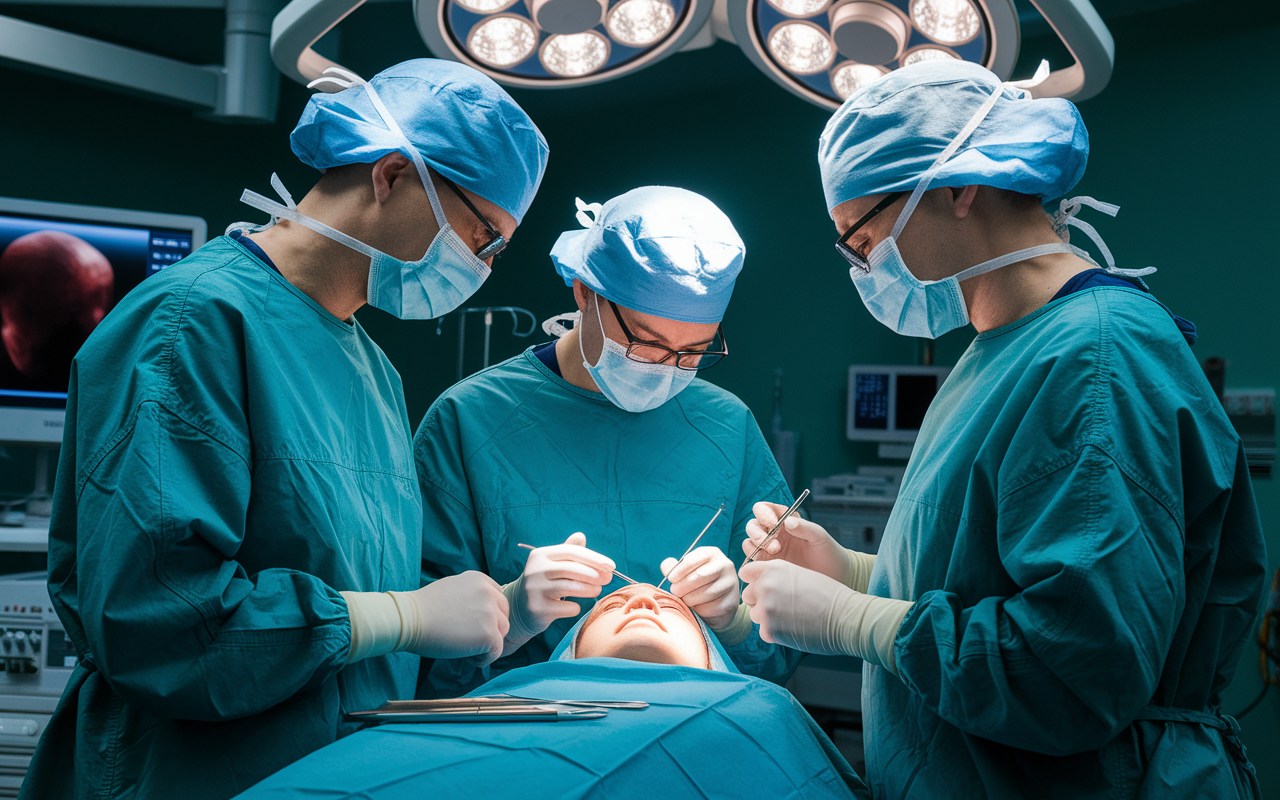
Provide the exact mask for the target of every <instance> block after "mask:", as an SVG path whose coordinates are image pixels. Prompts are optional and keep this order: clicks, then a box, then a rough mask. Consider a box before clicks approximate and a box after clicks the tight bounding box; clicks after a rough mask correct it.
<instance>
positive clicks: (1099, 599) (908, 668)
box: [894, 444, 1229, 756]
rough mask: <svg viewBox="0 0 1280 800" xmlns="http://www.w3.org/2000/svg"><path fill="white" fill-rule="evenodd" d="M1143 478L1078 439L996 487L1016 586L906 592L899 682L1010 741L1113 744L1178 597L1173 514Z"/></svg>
mask: <svg viewBox="0 0 1280 800" xmlns="http://www.w3.org/2000/svg"><path fill="white" fill-rule="evenodd" d="M1152 477H1153V476H1150V475H1144V474H1142V473H1140V472H1137V471H1136V470H1135V468H1134V466H1133V465H1132V463H1131V462H1128V461H1124V460H1121V459H1118V458H1116V457H1114V456H1113V454H1112V453H1110V452H1108V451H1107V450H1106V449H1105V448H1103V447H1100V446H1098V445H1093V444H1089V445H1085V446H1083V447H1082V448H1080V450H1078V451H1077V452H1076V453H1074V454H1071V453H1065V454H1063V456H1062V457H1061V459H1060V460H1059V463H1056V464H1050V465H1046V466H1045V467H1044V469H1042V470H1041V471H1040V472H1039V473H1037V474H1032V475H1028V476H1027V477H1026V478H1025V479H1024V480H1023V481H1021V482H1019V483H1017V484H1014V485H1012V486H1010V487H1009V488H1008V489H1005V490H1004V491H1003V492H1002V493H1001V495H1000V496H999V499H998V506H997V508H998V514H997V520H996V522H995V528H996V529H995V531H994V537H993V546H994V547H995V548H996V549H997V551H998V558H999V563H1000V564H1001V565H1002V566H1003V568H1004V569H1005V570H1006V571H1007V573H1008V577H1009V578H1010V579H1011V585H1013V586H1015V587H1016V591H1011V592H1010V593H1009V594H1008V595H1007V596H1003V597H984V598H982V599H981V600H979V601H978V602H977V603H976V605H972V606H968V607H966V606H964V605H963V604H962V603H961V602H960V600H959V598H958V596H957V595H956V594H954V593H951V592H947V591H941V590H935V591H930V592H926V593H924V594H923V595H922V596H920V597H919V598H917V600H916V604H915V608H913V609H912V611H911V612H910V613H909V614H908V615H907V617H906V619H905V620H904V621H903V624H902V626H901V628H900V630H899V634H898V637H897V640H896V642H895V646H894V655H895V659H896V662H897V668H898V673H899V676H900V677H901V679H902V680H903V681H904V682H905V683H906V684H907V685H908V686H909V687H910V688H911V689H912V690H913V691H914V692H916V693H917V694H918V695H919V696H920V697H921V698H922V699H923V701H924V703H925V705H926V706H927V707H928V708H929V709H930V710H932V711H933V712H935V713H936V714H938V715H939V716H940V717H942V718H943V719H944V720H946V721H947V722H949V723H951V724H952V725H955V726H956V727H958V728H960V729H961V730H964V731H966V732H968V733H971V734H974V735H977V736H981V737H983V738H987V739H991V740H994V741H997V742H1001V743H1003V744H1006V745H1010V746H1013V747H1018V748H1022V749H1025V750H1032V751H1036V752H1040V753H1046V754H1048V755H1055V756H1061V755H1068V754H1071V753H1078V752H1083V751H1086V750H1092V749H1096V748H1099V747H1101V746H1102V745H1104V744H1105V743H1107V742H1108V741H1110V740H1111V739H1113V738H1114V737H1115V736H1116V735H1117V734H1118V733H1119V732H1120V731H1121V730H1122V729H1123V728H1125V727H1126V726H1128V725H1129V724H1130V723H1131V721H1132V720H1133V718H1134V716H1135V714H1136V713H1137V712H1138V711H1139V710H1140V709H1142V708H1143V707H1144V706H1146V705H1147V704H1148V703H1149V702H1151V699H1152V694H1153V692H1154V691H1155V688H1156V685H1157V682H1158V680H1159V678H1160V673H1161V669H1162V665H1163V664H1164V662H1165V659H1166V656H1167V654H1168V652H1169V648H1170V644H1171V641H1172V639H1173V636H1174V630H1175V626H1176V623H1177V620H1178V618H1179V616H1180V613H1181V611H1180V609H1182V607H1183V605H1184V577H1183V574H1184V573H1183V555H1184V553H1183V550H1184V548H1183V538H1182V520H1181V514H1180V513H1179V512H1178V511H1175V510H1172V509H1170V508H1169V507H1168V506H1167V505H1166V504H1164V503H1161V502H1159V501H1158V500H1157V499H1156V498H1155V496H1154V495H1153V494H1152V493H1151V492H1149V490H1148V487H1150V486H1152V485H1154V484H1155V481H1154V480H1152ZM1226 491H1228V492H1229V490H1226ZM900 502H910V501H900ZM962 568H963V565H960V564H955V565H953V566H952V569H953V570H957V569H962Z"/></svg>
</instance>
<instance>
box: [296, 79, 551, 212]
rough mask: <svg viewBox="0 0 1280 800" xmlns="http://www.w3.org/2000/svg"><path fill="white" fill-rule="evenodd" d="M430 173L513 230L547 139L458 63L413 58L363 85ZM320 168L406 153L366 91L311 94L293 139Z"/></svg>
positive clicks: (541, 165) (538, 175)
mask: <svg viewBox="0 0 1280 800" xmlns="http://www.w3.org/2000/svg"><path fill="white" fill-rule="evenodd" d="M369 83H370V85H372V86H373V88H374V89H375V90H376V91H377V92H378V97H380V98H381V99H382V102H383V104H385V105H386V107H387V110H388V111H390V112H391V116H392V118H393V119H395V121H396V124H398V125H399V126H400V128H401V130H403V131H404V134H405V136H407V137H408V138H409V141H410V142H412V143H413V145H414V147H416V148H417V149H418V152H419V153H421V154H422V158H423V160H425V161H426V162H427V166H429V167H430V168H431V169H434V170H436V171H437V172H439V173H440V174H441V175H443V176H444V177H446V178H448V179H449V180H451V181H453V182H454V183H456V184H458V185H459V186H462V187H464V188H466V189H469V190H470V191H472V192H475V193H476V194H478V195H480V196H481V197H483V198H485V199H486V200H488V201H490V202H491V203H493V204H494V205H496V206H498V207H499V208H501V209H502V210H504V211H506V212H507V213H508V214H510V215H511V216H513V217H515V220H516V222H517V223H519V222H520V221H521V220H523V219H524V214H525V212H526V211H528V210H529V205H530V204H531V203H532V202H533V196H534V194H536V193H537V191H538V184H540V183H541V182H542V173H543V172H544V171H545V170H546V168H547V152H548V148H547V140H546V139H544V138H543V137H542V132H541V131H539V130H538V128H537V126H536V125H534V124H533V120H531V119H529V115H528V114H526V113H524V110H523V109H521V108H520V106H518V105H516V101H515V100H513V99H511V95H509V94H507V93H506V92H505V91H504V90H503V89H502V87H500V86H498V84H496V83H494V82H493V80H492V79H490V78H488V77H486V76H484V75H482V74H481V73H479V72H477V71H476V70H474V69H472V68H471V67H468V66H466V65H464V64H458V63H456V62H454V61H443V60H440V59H435V58H416V59H413V60H412V61H405V62H404V63H402V64H397V65H396V66H394V67H391V68H390V69H387V70H384V71H382V72H379V73H378V74H377V75H375V76H374V77H373V79H372V80H370V81H369ZM289 142H290V144H292V145H293V152H294V153H296V154H297V156H298V158H300V159H302V161H303V162H304V163H306V164H309V165H311V166H313V167H315V168H316V169H328V168H329V167H337V166H342V165H343V164H369V163H372V162H374V161H377V160H378V159H380V158H382V157H383V156H385V155H387V154H388V153H397V152H398V153H403V155H404V156H405V157H406V158H412V156H410V155H409V153H405V152H404V146H403V145H402V144H401V142H400V140H399V139H398V138H397V137H396V136H394V135H392V133H391V132H390V131H389V130H387V126H386V125H385V124H384V123H383V122H382V117H381V116H379V115H378V111H377V109H375V108H374V107H373V103H372V102H371V101H370V100H369V94H368V92H367V91H365V88H364V87H363V86H355V87H352V88H350V89H344V90H343V91H341V92H337V93H334V94H325V93H323V92H321V93H317V94H314V95H312V96H311V99H310V101H309V102H308V103H307V107H306V108H305V109H304V110H303V112H302V119H300V120H298V126H297V127H296V128H294V129H293V134H292V135H291V136H290V137H289Z"/></svg>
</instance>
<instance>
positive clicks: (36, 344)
mask: <svg viewBox="0 0 1280 800" xmlns="http://www.w3.org/2000/svg"><path fill="white" fill-rule="evenodd" d="M192 238H193V232H192V231H191V230H189V229H188V230H175V229H167V228H151V227H134V226H126V225H119V224H116V225H108V224H99V223H88V222H79V221H72V220H66V219H55V218H51V217H41V216H34V215H18V214H12V213H5V212H0V341H2V342H3V345H4V347H3V348H0V405H4V406H23V407H28V408H61V407H64V406H65V405H66V399H67V382H68V378H69V375H70V370H71V359H72V357H73V356H74V355H75V354H76V351H77V350H79V349H80V346H81V345H82V344H84V341H85V339H86V338H88V336H89V334H90V333H91V332H92V331H93V329H94V328H95V327H96V326H97V324H98V323H99V322H101V321H102V318H103V317H104V316H106V314H107V312H109V311H110V310H111V309H112V308H114V307H115V305H116V303H118V302H119V301H120V298H122V297H124V296H125V295H126V294H127V293H128V292H129V290H130V289H132V288H133V287H135V286H137V285H138V284H139V283H141V282H142V281H143V280H145V279H146V278H147V277H149V276H151V275H154V274H156V273H157V272H159V271H160V270H162V269H164V268H165V267H167V266H169V265H170V264H172V263H174V262H176V261H178V260H180V259H182V258H184V257H186V256H188V255H190V253H191V250H192V245H193V242H192Z"/></svg>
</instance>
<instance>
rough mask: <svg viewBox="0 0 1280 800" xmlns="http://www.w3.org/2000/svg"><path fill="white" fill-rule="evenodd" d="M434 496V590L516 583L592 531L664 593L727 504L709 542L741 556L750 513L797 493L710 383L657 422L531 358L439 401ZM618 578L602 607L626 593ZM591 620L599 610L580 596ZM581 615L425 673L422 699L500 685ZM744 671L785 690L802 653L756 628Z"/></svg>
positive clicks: (423, 456) (597, 543)
mask: <svg viewBox="0 0 1280 800" xmlns="http://www.w3.org/2000/svg"><path fill="white" fill-rule="evenodd" d="M414 455H415V458H416V461H417V468H418V477H419V481H420V483H421V487H422V491H423V492H424V495H423V497H424V502H423V506H424V526H423V536H422V578H423V581H424V582H425V583H430V582H431V581H433V580H437V579H439V578H442V577H445V576H447V575H453V574H456V573H459V572H462V571H464V570H469V569H474V570H480V571H482V572H485V573H487V574H489V575H491V576H492V577H493V579H494V580H496V581H497V582H498V583H501V584H505V583H510V582H511V581H514V580H516V579H517V578H519V577H520V574H521V573H522V572H523V571H524V564H525V560H526V559H527V557H528V555H529V553H528V551H527V550H524V549H523V548H521V547H519V546H518V545H519V544H521V543H524V544H529V545H533V546H534V547H540V546H544V545H550V544H559V543H561V542H563V541H564V540H565V539H566V538H567V537H568V536H569V534H571V533H573V532H575V531H582V532H583V533H585V534H586V535H587V546H588V547H590V548H591V549H593V550H596V551H597V552H600V553H603V554H604V555H606V556H608V557H609V558H612V559H613V560H614V562H615V563H616V564H617V568H618V570H619V571H620V572H622V573H623V574H624V575H627V576H629V577H631V578H634V579H635V580H638V581H645V582H648V583H654V584H656V583H658V582H659V581H661V580H662V573H661V572H659V571H658V566H659V564H661V562H662V559H664V558H666V557H668V556H671V557H673V558H679V557H680V555H681V554H682V553H683V552H684V551H685V549H686V548H687V547H688V546H689V544H690V543H691V542H693V540H694V538H695V537H696V536H697V535H698V532H699V531H701V530H702V529H703V527H705V526H706V524H707V523H708V522H709V521H710V520H711V517H712V516H713V515H714V514H715V513H716V509H718V508H719V507H720V504H721V503H724V506H725V512H724V513H723V514H721V515H720V518H719V519H718V520H716V523H715V525H713V526H712V527H711V529H710V530H708V531H707V534H706V536H704V537H703V539H702V541H701V542H700V543H699V546H703V545H715V546H716V547H719V548H720V549H721V550H723V551H724V552H725V554H727V555H728V556H729V557H730V558H731V559H733V560H734V562H735V563H737V564H741V563H742V560H743V558H744V555H743V552H742V544H741V543H742V541H743V540H744V539H745V538H746V535H747V534H746V524H747V520H749V519H751V518H752V516H753V515H752V513H751V506H752V505H753V504H754V503H755V502H757V501H759V500H770V501H772V502H775V503H783V504H789V503H790V502H791V494H790V492H789V491H788V489H787V485H786V482H785V481H783V479H782V473H781V472H779V470H778V465H777V463H775V462H774V460H773V455H772V453H770V452H769V448H768V446H767V445H766V444H765V441H764V437H763V436H762V435H761V433H760V428H759V426H758V425H756V422H755V418H754V417H752V415H751V411H750V410H749V409H748V408H747V407H746V406H745V405H743V404H742V402H741V401H740V400H738V399H737V398H736V397H734V396H733V395H732V394H730V393H728V392H726V391H724V390H723V389H720V388H718V387H716V386H714V385H712V384H710V383H707V382H706V381H703V380H695V381H694V382H693V383H691V384H690V385H689V387H688V388H686V389H685V390H684V391H682V392H681V393H680V394H678V395H676V396H675V397H674V398H673V399H671V400H670V401H668V402H667V403H665V404H663V405H662V406H659V407H658V408H656V409H653V410H652V411H646V412H644V413H642V414H633V413H631V412H630V411H624V410H622V409H620V408H618V407H617V406H615V405H613V403H611V402H609V400H608V399H607V398H606V397H605V396H604V395H602V394H600V393H598V392H591V391H587V390H586V389H580V388H578V387H576V386H573V385H572V384H570V383H568V382H566V381H565V380H564V379H562V378H560V377H559V376H557V375H556V374H555V373H553V372H552V371H551V370H549V369H548V368H547V366H546V365H545V364H543V363H542V362H541V361H539V360H538V358H537V356H535V355H534V354H533V350H532V349H530V350H526V351H525V352H524V353H522V354H520V355H518V356H516V357H515V358H512V359H510V360H508V361H505V362H503V363H501V364H498V365H497V366H494V367H490V368H489V369H486V370H484V371H482V372H479V373H477V374H475V375H472V376H471V377H469V378H467V379H466V380H464V381H462V382H461V383H459V384H457V385H456V386H454V387H453V388H451V389H449V390H448V391H447V392H445V393H444V394H443V395H441V397H440V398H439V399H438V400H437V401H436V402H435V404H434V405H432V406H431V409H430V410H429V411H428V412H427V415H426V417H424V418H423V420H422V424H421V426H420V427H419V428H418V433H417V435H416V436H415V437H414ZM621 585H622V584H621V582H620V581H619V580H618V579H617V578H615V579H614V582H613V583H612V584H611V585H610V586H606V587H605V589H604V591H603V592H602V596H603V595H604V594H607V593H608V592H611V591H613V590H614V589H617V588H619V587H620V586H621ZM576 602H578V604H579V605H580V606H581V607H582V610H583V611H584V612H586V611H590V610H591V607H592V606H593V605H594V603H595V601H594V600H593V599H580V598H579V599H577V600H576ZM575 619H576V617H574V618H568V619H561V620H557V621H556V622H555V623H553V624H552V625H551V627H550V628H548V629H547V631H546V632H545V633H542V634H540V635H538V636H536V637H534V638H533V639H532V640H530V641H529V642H528V643H527V644H525V645H524V646H523V647H521V648H520V649H519V650H517V651H516V652H514V653H511V654H509V655H507V656H505V657H503V658H501V659H499V660H498V661H496V662H495V663H494V664H493V665H492V666H490V667H486V668H481V667H479V666H478V665H477V664H476V663H475V662H474V661H472V660H470V659H460V660H449V661H436V662H434V663H430V662H428V663H425V664H424V669H423V674H422V676H421V678H420V680H419V696H423V697H452V696H456V695H459V694H462V693H464V692H467V691H470V690H471V689H474V688H475V687H477V686H479V685H480V684H481V683H483V682H484V681H485V680H487V679H488V678H489V677H491V676H493V675H499V674H501V673H503V672H505V671H507V670H510V669H513V668H515V667H520V666H524V665H526V664H535V663H538V662H541V661H546V660H547V658H548V656H550V655H551V652H552V650H554V649H555V646H556V644H557V643H559V641H560V639H561V638H562V637H563V636H564V634H565V632H566V631H567V630H568V629H569V628H570V627H571V626H572V625H573V624H574V620H575ZM728 652H729V656H730V657H731V658H732V659H733V661H734V663H736V664H737V666H738V668H739V669H741V670H742V671H743V672H744V673H746V674H749V675H755V676H757V677H762V678H766V679H769V680H773V681H777V682H779V683H781V682H784V681H785V680H786V679H787V677H788V676H790V674H791V673H792V672H793V671H794V670H795V667H796V665H797V664H798V663H799V658H800V654H799V653H797V652H795V651H793V650H790V649H788V648H785V647H780V646H778V645H771V644H766V643H765V642H763V641H761V639H760V634H759V629H758V627H757V626H753V629H752V631H751V633H750V635H749V636H748V637H747V639H746V640H745V641H743V642H742V643H740V644H738V645H736V646H734V647H730V648H728Z"/></svg>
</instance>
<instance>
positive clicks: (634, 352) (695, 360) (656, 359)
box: [609, 300, 729, 372]
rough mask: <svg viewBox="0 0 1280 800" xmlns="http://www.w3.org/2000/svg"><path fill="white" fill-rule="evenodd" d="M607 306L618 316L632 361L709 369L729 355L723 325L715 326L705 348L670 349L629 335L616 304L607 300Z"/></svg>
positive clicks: (686, 368)
mask: <svg viewBox="0 0 1280 800" xmlns="http://www.w3.org/2000/svg"><path fill="white" fill-rule="evenodd" d="M609 307H610V308H612V309H613V315H614V316H615V317H617V318H618V324H619V325H621V326H622V332H623V334H625V335H626V337H627V342H628V343H629V344H628V345H627V358H629V359H631V360H632V361H639V362H641V363H645V364H666V363H667V362H669V361H673V360H674V362H675V365H676V367H678V368H679V369H685V370H689V371H691V372H692V371H694V370H704V369H711V368H712V367H714V366H715V365H716V364H719V363H720V362H721V361H723V360H724V357H725V356H727V355H729V343H728V342H727V341H726V340H725V338H724V326H723V325H717V326H716V335H715V338H714V339H712V340H711V344H710V345H708V346H707V349H706V350H672V349H671V348H670V347H667V346H666V345H661V344H658V343H657V342H648V341H645V340H643V339H637V338H636V337H634V336H632V335H631V329H630V328H628V327H627V323H626V322H625V321H623V319H622V314H620V313H619V312H618V306H617V305H616V304H615V303H614V302H613V301H612V300H610V301H609ZM716 342H719V343H720V347H719V348H718V349H715V350H713V349H712V346H714V345H715V344H716Z"/></svg>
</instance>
